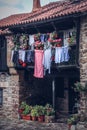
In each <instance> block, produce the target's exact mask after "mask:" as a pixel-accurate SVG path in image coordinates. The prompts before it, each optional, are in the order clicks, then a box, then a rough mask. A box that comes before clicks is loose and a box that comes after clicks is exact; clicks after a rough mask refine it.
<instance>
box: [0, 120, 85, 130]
mask: <svg viewBox="0 0 87 130" xmlns="http://www.w3.org/2000/svg"><path fill="white" fill-rule="evenodd" d="M0 130H69V129H68V126H67V124H66V123H40V122H37V121H35V122H34V121H24V120H15V119H12V120H10V119H6V118H0ZM71 130H87V127H86V128H85V127H84V125H83V124H77V126H76V128H75V126H72V128H71Z"/></svg>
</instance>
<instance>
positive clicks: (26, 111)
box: [22, 104, 32, 120]
mask: <svg viewBox="0 0 87 130" xmlns="http://www.w3.org/2000/svg"><path fill="white" fill-rule="evenodd" d="M31 109H32V107H31V106H29V105H27V104H26V107H25V109H24V111H23V112H22V119H25V120H31V115H30V113H31Z"/></svg>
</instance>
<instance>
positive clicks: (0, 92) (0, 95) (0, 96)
mask: <svg viewBox="0 0 87 130" xmlns="http://www.w3.org/2000/svg"><path fill="white" fill-rule="evenodd" d="M2 104H3V89H1V88H0V106H2Z"/></svg>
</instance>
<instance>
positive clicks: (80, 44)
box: [0, 0, 87, 118]
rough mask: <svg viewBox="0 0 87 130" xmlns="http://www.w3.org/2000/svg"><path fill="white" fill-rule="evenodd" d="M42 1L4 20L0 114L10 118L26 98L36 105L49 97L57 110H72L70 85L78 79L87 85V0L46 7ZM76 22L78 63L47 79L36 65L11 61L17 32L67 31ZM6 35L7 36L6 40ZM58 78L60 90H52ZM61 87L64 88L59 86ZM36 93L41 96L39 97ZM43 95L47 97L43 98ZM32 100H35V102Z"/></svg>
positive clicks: (0, 23) (0, 24) (84, 104)
mask: <svg viewBox="0 0 87 130" xmlns="http://www.w3.org/2000/svg"><path fill="white" fill-rule="evenodd" d="M38 2H40V1H39V0H36V1H34V4H33V11H32V12H31V13H29V14H19V15H13V16H9V17H7V18H5V19H2V20H0V29H1V30H0V39H1V40H0V52H2V55H1V57H0V58H1V61H2V64H0V68H2V69H1V70H0V115H4V116H6V117H9V118H18V116H19V114H18V108H19V104H20V102H21V101H25V100H26V101H27V102H29V103H31V104H35V100H37V101H36V103H38V102H41V101H44V100H45V103H46V102H51V103H52V104H53V105H55V106H56V109H59V108H58V107H60V110H62V111H63V112H66V113H68V112H69V111H72V107H73V106H74V103H71V102H72V100H73V98H72V97H73V94H74V93H73V92H72V90H71V88H70V87H71V86H72V85H74V83H75V82H76V81H80V82H81V83H83V84H85V82H87V78H86V77H87V63H86V58H87V50H86V47H87V45H86V44H87V9H86V8H87V2H86V0H73V1H69V0H68V1H62V2H53V3H49V4H48V5H46V6H44V7H41V6H40V3H38ZM67 5H68V6H67ZM38 8H39V9H38ZM51 11H53V13H52V12H51ZM14 18H15V20H14ZM29 18H30V21H29ZM73 25H75V26H76V30H77V33H76V42H77V44H76V52H77V53H76V62H75V63H76V64H74V65H75V66H69V65H65V66H62V65H60V66H59V67H57V69H56V70H55V69H53V70H52V72H53V73H52V74H51V75H50V76H47V77H46V78H43V79H35V78H34V77H33V69H34V67H33V66H32V67H31V66H30V67H27V68H21V67H20V68H17V67H14V64H13V63H12V61H11V52H12V48H13V47H14V42H13V40H12V39H13V36H14V34H17V33H26V32H27V33H29V34H35V33H37V32H38V30H39V31H40V32H42V33H43V32H46V31H47V30H46V29H48V30H49V32H52V31H53V30H55V29H56V30H58V29H59V30H63V29H65V28H66V27H67V29H70V28H73ZM62 27H63V28H62ZM3 37H5V40H4V39H3ZM9 39H10V40H9ZM2 43H3V44H2ZM3 49H4V50H5V51H3ZM4 59H5V60H4ZM61 68H62V69H61ZM58 75H59V76H58ZM54 81H55V89H56V92H57V93H52V92H53V91H52V90H53V83H54ZM62 81H63V84H62ZM59 86H61V88H62V89H61V88H59V89H58V87H59ZM62 86H63V87H62ZM47 87H48V89H47ZM58 91H59V92H58ZM61 91H63V97H62V98H61V96H60V95H59V93H61V94H62V92H61ZM53 94H55V97H52V95H53ZM56 94H57V96H56ZM36 95H38V97H39V99H38V98H36V97H37V96H36ZM41 95H43V97H40V96H41ZM70 95H72V96H70ZM44 97H46V98H44ZM58 97H60V98H58ZM74 98H75V97H74ZM31 101H34V103H32V102H31ZM80 102H81V103H80V110H81V111H83V112H86V113H87V101H86V100H85V98H84V97H82V98H81V101H80ZM43 104H44V103H43ZM57 106H58V107H57ZM63 108H64V109H63Z"/></svg>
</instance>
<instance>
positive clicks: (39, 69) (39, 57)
mask: <svg viewBox="0 0 87 130" xmlns="http://www.w3.org/2000/svg"><path fill="white" fill-rule="evenodd" d="M43 54H44V51H43V50H35V67H34V76H35V77H37V78H43V76H44V73H43V70H44V69H43Z"/></svg>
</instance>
